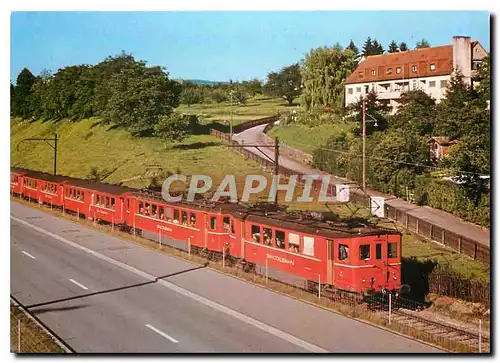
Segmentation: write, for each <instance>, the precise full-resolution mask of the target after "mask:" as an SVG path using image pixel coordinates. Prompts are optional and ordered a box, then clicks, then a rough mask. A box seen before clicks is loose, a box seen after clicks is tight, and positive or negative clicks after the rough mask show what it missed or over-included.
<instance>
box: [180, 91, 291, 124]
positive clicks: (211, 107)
mask: <svg viewBox="0 0 500 363" xmlns="http://www.w3.org/2000/svg"><path fill="white" fill-rule="evenodd" d="M285 104H286V102H285V101H284V100H282V99H279V98H269V97H266V96H262V95H259V96H255V97H253V98H250V99H248V100H247V103H246V104H245V105H233V106H232V107H231V104H230V103H229V102H222V103H219V104H195V105H191V106H187V105H180V106H179V107H178V108H177V111H178V112H183V113H188V114H194V115H197V116H198V117H199V118H200V121H201V122H202V123H211V122H218V123H221V124H227V125H229V120H231V111H232V114H233V125H238V124H240V123H242V122H244V121H249V120H255V119H259V118H263V117H267V116H272V115H274V114H276V113H277V112H278V111H283V110H286V109H288V108H289V107H288V106H286V105H285Z"/></svg>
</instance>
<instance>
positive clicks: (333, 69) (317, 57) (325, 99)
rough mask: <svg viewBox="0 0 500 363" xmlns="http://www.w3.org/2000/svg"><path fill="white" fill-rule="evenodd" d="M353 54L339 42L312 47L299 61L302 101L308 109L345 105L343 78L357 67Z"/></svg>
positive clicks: (341, 106) (339, 107) (334, 107)
mask: <svg viewBox="0 0 500 363" xmlns="http://www.w3.org/2000/svg"><path fill="white" fill-rule="evenodd" d="M355 59H356V55H355V54H354V52H353V51H352V50H350V49H343V48H342V47H341V46H340V45H339V44H336V45H335V46H333V47H320V48H316V49H312V50H311V51H310V52H309V53H308V54H307V55H306V57H305V58H304V60H303V61H302V68H301V70H302V72H301V73H302V81H303V84H304V93H303V98H304V105H305V106H306V108H307V109H311V108H315V107H325V106H329V107H331V108H333V109H343V107H344V89H345V87H344V85H345V80H346V78H347V77H348V76H349V75H350V74H351V73H352V72H353V70H354V68H355V67H356V60H355Z"/></svg>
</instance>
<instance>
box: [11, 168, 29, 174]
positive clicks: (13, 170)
mask: <svg viewBox="0 0 500 363" xmlns="http://www.w3.org/2000/svg"><path fill="white" fill-rule="evenodd" d="M30 171H31V170H28V169H24V168H13V167H11V168H10V172H11V173H15V174H27V173H29V172H30Z"/></svg>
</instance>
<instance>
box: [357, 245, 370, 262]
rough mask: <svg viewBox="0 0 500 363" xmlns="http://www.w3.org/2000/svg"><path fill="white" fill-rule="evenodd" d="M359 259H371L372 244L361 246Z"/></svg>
mask: <svg viewBox="0 0 500 363" xmlns="http://www.w3.org/2000/svg"><path fill="white" fill-rule="evenodd" d="M359 259H360V260H369V259H370V245H360V246H359Z"/></svg>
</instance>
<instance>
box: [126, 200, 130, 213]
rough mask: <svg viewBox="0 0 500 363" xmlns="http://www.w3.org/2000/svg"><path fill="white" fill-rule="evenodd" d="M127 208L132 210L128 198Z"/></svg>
mask: <svg viewBox="0 0 500 363" xmlns="http://www.w3.org/2000/svg"><path fill="white" fill-rule="evenodd" d="M127 210H128V211H129V210H130V199H128V198H127Z"/></svg>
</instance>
